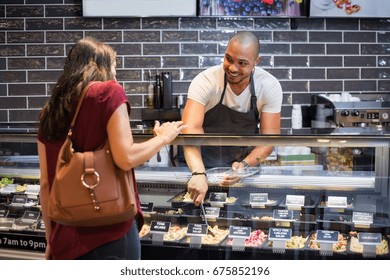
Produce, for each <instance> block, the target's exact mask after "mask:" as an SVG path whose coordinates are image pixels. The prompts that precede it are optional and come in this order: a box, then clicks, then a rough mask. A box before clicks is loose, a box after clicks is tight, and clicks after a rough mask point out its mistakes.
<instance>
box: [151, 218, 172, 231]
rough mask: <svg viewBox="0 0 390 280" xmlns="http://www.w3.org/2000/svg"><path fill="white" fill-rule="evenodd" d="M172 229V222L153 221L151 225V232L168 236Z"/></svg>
mask: <svg viewBox="0 0 390 280" xmlns="http://www.w3.org/2000/svg"><path fill="white" fill-rule="evenodd" d="M170 227H171V222H160V221H152V222H151V223H150V232H152V233H163V234H166V233H168V232H169V228H170Z"/></svg>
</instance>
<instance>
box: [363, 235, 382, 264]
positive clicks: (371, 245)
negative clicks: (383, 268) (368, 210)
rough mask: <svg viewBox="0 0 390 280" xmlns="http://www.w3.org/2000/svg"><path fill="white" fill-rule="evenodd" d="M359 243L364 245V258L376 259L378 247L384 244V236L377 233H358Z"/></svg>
mask: <svg viewBox="0 0 390 280" xmlns="http://www.w3.org/2000/svg"><path fill="white" fill-rule="evenodd" d="M358 243H359V244H362V245H363V257H365V258H375V257H376V246H379V245H381V244H382V234H381V233H376V232H360V233H358Z"/></svg>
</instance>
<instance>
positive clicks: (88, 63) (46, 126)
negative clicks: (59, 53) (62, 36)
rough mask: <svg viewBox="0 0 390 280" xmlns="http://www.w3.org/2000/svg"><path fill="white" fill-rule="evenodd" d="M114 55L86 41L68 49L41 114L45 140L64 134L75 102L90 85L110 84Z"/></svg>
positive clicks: (67, 128) (95, 42) (57, 137)
mask: <svg viewBox="0 0 390 280" xmlns="http://www.w3.org/2000/svg"><path fill="white" fill-rule="evenodd" d="M115 59H116V54H115V52H114V50H113V49H112V48H111V47H110V46H109V45H107V44H105V43H102V42H99V41H97V40H95V39H93V38H90V37H87V38H84V39H81V40H79V41H78V42H77V43H76V44H74V45H73V46H72V48H71V49H70V51H69V53H68V56H67V57H66V60H65V64H64V71H63V73H62V74H61V76H60V77H59V79H58V81H57V83H56V85H55V87H54V88H53V91H52V95H51V97H50V99H49V100H48V101H47V103H46V104H45V105H44V107H43V108H42V111H41V113H40V127H39V128H40V131H41V135H42V137H43V138H44V139H45V140H48V141H52V140H58V139H61V138H63V137H65V135H66V134H67V132H68V130H69V125H70V122H71V120H72V116H73V109H74V105H75V102H77V100H78V97H79V96H80V93H81V91H82V89H83V88H84V87H85V86H86V85H87V84H88V83H89V82H90V81H107V80H112V79H114V78H115V77H113V73H112V72H111V66H112V65H113V63H114V62H115Z"/></svg>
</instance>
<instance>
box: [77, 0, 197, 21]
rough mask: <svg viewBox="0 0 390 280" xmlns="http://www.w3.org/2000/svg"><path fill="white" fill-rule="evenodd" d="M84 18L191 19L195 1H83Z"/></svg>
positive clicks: (194, 12) (194, 13)
mask: <svg viewBox="0 0 390 280" xmlns="http://www.w3.org/2000/svg"><path fill="white" fill-rule="evenodd" d="M83 16H84V17H154V16H164V17H176V16H180V17H186V16H187V17H192V16H196V0H83Z"/></svg>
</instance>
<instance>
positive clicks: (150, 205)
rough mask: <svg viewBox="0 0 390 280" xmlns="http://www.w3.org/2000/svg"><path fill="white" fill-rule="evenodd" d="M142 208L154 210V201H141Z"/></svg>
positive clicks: (143, 209)
mask: <svg viewBox="0 0 390 280" xmlns="http://www.w3.org/2000/svg"><path fill="white" fill-rule="evenodd" d="M141 210H142V212H146V213H148V212H153V203H152V202H148V203H141Z"/></svg>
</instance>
